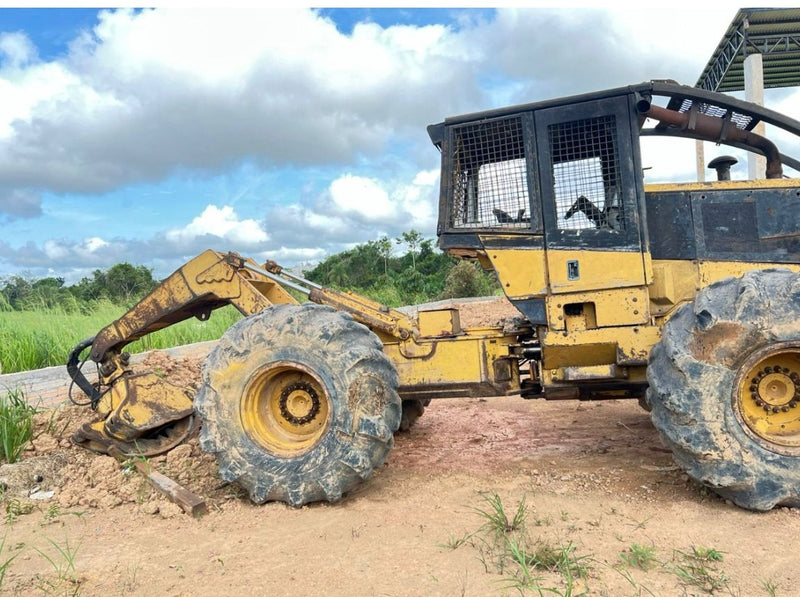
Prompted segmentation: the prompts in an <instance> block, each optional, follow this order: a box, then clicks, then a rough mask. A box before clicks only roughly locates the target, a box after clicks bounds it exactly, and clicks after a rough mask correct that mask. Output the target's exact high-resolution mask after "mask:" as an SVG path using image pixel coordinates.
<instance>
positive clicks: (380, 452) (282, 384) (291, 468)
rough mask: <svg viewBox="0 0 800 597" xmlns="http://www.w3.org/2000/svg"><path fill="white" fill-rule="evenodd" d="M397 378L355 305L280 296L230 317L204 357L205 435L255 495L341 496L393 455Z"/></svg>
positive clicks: (200, 403)
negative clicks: (296, 301)
mask: <svg viewBox="0 0 800 597" xmlns="http://www.w3.org/2000/svg"><path fill="white" fill-rule="evenodd" d="M397 386H398V378H397V373H396V371H395V369H394V366H393V365H392V363H391V361H389V359H388V358H387V357H386V356H385V355H384V354H383V351H382V345H381V343H380V341H379V340H378V338H377V337H376V336H375V335H374V334H373V333H372V332H371V331H370V330H369V329H367V328H366V327H364V326H363V325H361V324H359V323H356V322H355V321H353V319H352V317H350V316H349V315H347V314H345V313H342V312H339V311H335V310H333V309H331V308H329V307H323V306H320V305H315V304H304V305H277V306H273V307H270V308H268V309H266V310H264V311H263V312H261V313H259V314H257V315H253V316H251V317H247V318H245V319H243V320H241V321H240V322H238V323H237V324H235V325H234V326H233V327H231V328H230V329H229V330H228V331H227V332H226V333H225V335H224V336H223V337H222V339H221V340H220V342H219V345H218V346H217V347H216V348H215V349H214V350H213V351H212V352H211V354H210V355H209V357H208V358H207V360H206V362H205V363H204V365H203V383H202V386H201V388H200V390H199V392H198V394H197V397H196V399H195V409H196V410H197V411H198V412H199V413H200V414H201V415H202V417H203V427H202V430H201V434H200V443H201V446H202V447H203V449H204V450H205V451H207V452H211V453H214V454H215V455H216V458H217V463H218V465H219V474H220V476H221V477H222V478H223V479H225V480H226V481H235V482H236V483H238V484H239V485H241V486H242V487H243V488H244V489H246V490H247V492H248V493H249V495H250V498H251V499H252V500H253V501H254V502H256V503H263V502H265V501H268V500H269V501H273V500H277V501H283V502H287V503H289V504H291V505H292V506H301V505H303V504H307V503H309V502H315V501H321V500H328V501H336V500H338V499H340V498H341V497H342V496H343V495H344V494H345V493H347V492H348V491H350V490H352V489H353V488H355V487H356V486H358V485H359V484H360V483H361V482H362V481H364V480H365V479H367V478H368V477H369V476H370V475H371V474H372V471H373V469H374V468H375V467H377V466H380V465H382V464H383V463H384V462H385V461H386V457H387V455H388V454H389V451H390V449H391V448H392V445H393V433H394V431H396V430H397V428H398V426H399V424H400V398H399V396H398V394H397Z"/></svg>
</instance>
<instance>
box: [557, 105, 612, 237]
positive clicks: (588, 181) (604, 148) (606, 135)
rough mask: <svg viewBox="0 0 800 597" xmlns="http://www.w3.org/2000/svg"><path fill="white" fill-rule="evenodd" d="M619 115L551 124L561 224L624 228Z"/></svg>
mask: <svg viewBox="0 0 800 597" xmlns="http://www.w3.org/2000/svg"><path fill="white" fill-rule="evenodd" d="M615 124H616V122H615V118H614V116H603V117H598V118H588V119H585V120H576V121H573V122H563V123H558V124H552V125H550V126H549V127H548V140H549V144H550V155H551V160H552V164H553V181H554V189H553V190H554V193H555V199H556V216H557V218H558V227H559V229H560V230H581V229H585V228H604V229H610V230H622V229H623V221H624V220H623V213H622V201H621V200H620V196H619V186H620V184H619V183H620V181H619V156H618V152H617V129H616V126H615Z"/></svg>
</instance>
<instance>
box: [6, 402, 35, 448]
mask: <svg viewBox="0 0 800 597" xmlns="http://www.w3.org/2000/svg"><path fill="white" fill-rule="evenodd" d="M34 414H36V409H35V408H34V407H32V406H31V405H29V404H28V402H27V400H25V394H24V393H23V392H22V390H19V389H15V390H8V391H7V392H6V393H5V394H0V458H2V459H3V460H5V461H6V462H8V463H12V462H16V461H17V460H19V455H20V454H21V453H22V450H23V449H24V448H25V446H26V445H27V444H28V442H29V441H30V440H31V438H32V437H33V415H34Z"/></svg>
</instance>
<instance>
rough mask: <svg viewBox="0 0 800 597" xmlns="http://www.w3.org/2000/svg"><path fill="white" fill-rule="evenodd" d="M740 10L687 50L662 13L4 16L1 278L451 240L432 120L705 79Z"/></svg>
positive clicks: (703, 21) (164, 269) (699, 23)
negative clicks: (413, 238) (442, 226)
mask: <svg viewBox="0 0 800 597" xmlns="http://www.w3.org/2000/svg"><path fill="white" fill-rule="evenodd" d="M724 6H727V5H724ZM704 11H705V12H704ZM735 12H736V9H735V8H724V7H721V6H720V5H714V4H713V3H712V4H710V5H709V6H708V7H707V8H705V7H703V6H697V7H694V8H692V11H691V18H688V16H687V18H681V19H680V24H681V32H682V35H681V39H680V41H677V38H676V33H675V26H674V24H675V22H676V21H675V15H674V8H671V9H670V8H664V9H659V8H658V7H655V8H648V10H647V14H646V15H645V14H642V13H641V11H639V12H638V13H636V14H631V12H630V11H627V10H619V11H615V10H613V9H603V10H598V9H589V8H569V9H545V8H508V9H502V10H501V9H487V8H483V9H458V8H439V9H418V8H398V9H381V8H357V9H337V8H323V9H319V10H311V9H307V8H295V7H292V8H290V7H281V8H257V7H255V6H254V5H247V6H237V5H235V4H234V5H233V6H232V7H227V8H221V7H213V6H212V7H201V8H198V7H194V8H191V9H190V8H184V7H180V6H179V5H175V6H166V7H159V8H156V9H151V10H137V11H134V10H131V9H112V10H101V9H96V8H83V9H67V8H63V9H62V8H59V9H45V8H34V9H9V8H4V9H0V98H2V103H0V105H2V109H0V279H2V278H3V277H7V276H10V275H24V276H30V277H41V276H47V275H55V276H62V277H64V278H65V279H66V280H67V281H68V283H73V282H76V281H78V280H79V279H80V278H81V277H82V276H86V275H89V274H90V273H91V272H92V271H93V270H94V269H96V268H107V267H109V266H111V265H113V264H114V263H117V262H121V261H127V262H130V263H134V264H137V265H139V264H143V265H146V266H148V267H151V268H153V270H154V273H155V275H157V276H159V277H161V276H165V275H167V274H168V273H169V272H171V271H172V270H173V269H175V268H176V267H178V266H179V265H180V264H181V263H182V262H184V261H185V260H186V259H187V258H190V257H191V256H193V255H196V254H197V253H199V252H200V251H202V250H204V249H206V248H214V249H217V250H236V251H239V252H241V253H243V254H245V255H248V256H252V257H254V258H256V259H258V260H264V259H274V260H276V261H278V262H280V263H283V264H284V265H287V266H293V265H296V264H303V263H311V262H314V261H317V260H320V259H322V258H324V257H325V256H327V255H330V254H333V253H336V252H338V251H341V250H344V249H346V248H349V247H351V246H353V245H354V244H357V243H361V242H365V241H368V240H374V239H377V238H379V237H381V236H384V235H386V236H389V237H392V238H394V237H397V236H399V235H400V233H401V232H403V231H406V230H409V229H410V228H415V229H416V230H418V231H420V232H421V233H422V234H423V235H425V236H426V237H434V236H435V224H436V203H437V200H438V167H439V155H438V152H437V151H436V149H435V148H434V147H433V146H432V145H431V144H430V141H429V139H428V137H427V133H426V130H425V127H426V126H427V125H428V124H431V123H433V122H438V121H440V120H442V119H443V118H445V117H447V116H452V115H455V114H459V113H463V112H469V111H474V110H481V109H487V108H493V107H498V106H501V105H505V104H509V103H521V102H529V101H535V100H540V99H546V98H549V97H557V96H562V95H568V94H572V93H582V92H586V91H592V90H598V89H603V88H607V87H614V86H618V85H625V84H629V83H637V82H640V81H645V80H648V79H652V78H672V79H676V80H678V81H679V82H682V83H687V84H694V82H695V81H696V80H697V77H698V75H699V73H700V72H701V70H702V68H703V66H704V65H705V62H706V61H707V60H708V58H709V56H710V54H711V52H712V50H713V49H714V47H715V46H716V45H717V43H718V41H719V39H720V37H721V36H722V35H723V33H724V31H725V29H726V27H727V25H728V24H729V23H730V21H731V19H732V18H733V16H734V14H735ZM790 115H793V116H795V117H800V113H795V114H790ZM686 163H687V164H688V166H686V167H687V168H689V169H690V168H691V167H692V166H693V156H691V155H689V156H688V157H687V162H686Z"/></svg>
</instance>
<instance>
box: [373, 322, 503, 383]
mask: <svg viewBox="0 0 800 597" xmlns="http://www.w3.org/2000/svg"><path fill="white" fill-rule="evenodd" d="M515 341H516V338H515V337H514V336H507V335H503V334H502V331H501V330H499V329H496V328H483V329H481V328H478V329H468V330H465V334H464V335H462V336H455V337H452V338H437V339H435V340H431V341H425V340H418V341H417V342H416V343H414V344H415V345H416V346H417V348H416V349H415V351H413V352H412V351H409V350H408V347H407V346H405V345H407V344H409V343H410V341H407V342H395V343H388V344H385V345H384V347H383V351H384V353H386V355H387V356H388V357H389V358H390V359H391V360H392V362H393V363H394V365H395V368H396V369H397V373H398V375H399V376H400V386H401V387H403V386H406V387H416V386H432V387H435V386H447V385H458V384H461V385H463V384H476V385H481V384H488V385H492V386H495V387H496V388H497V390H498V393H501V394H502V393H505V388H511V389H515V388H518V387H519V372H518V371H517V368H516V366H514V367H513V368H512V371H511V379H505V378H499V377H498V376H497V373H498V370H497V369H496V368H495V365H494V363H495V361H496V360H498V359H508V357H509V355H510V349H509V347H510V345H512V344H514V343H515ZM422 349H425V350H422ZM418 352H422V353H424V354H425V356H421V357H414V356H413V355H414V354H417V353H418ZM514 362H516V361H514ZM501 369H502V368H501Z"/></svg>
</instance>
